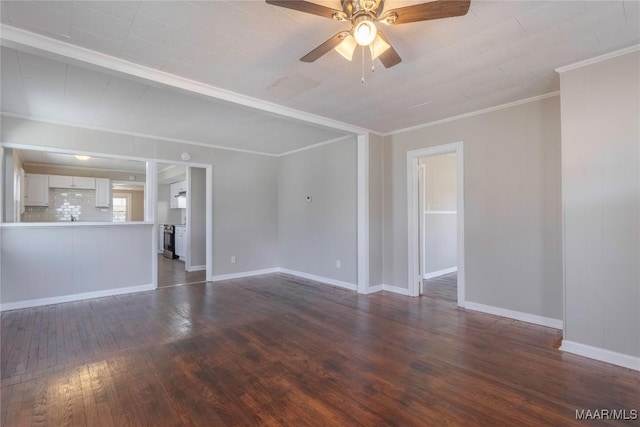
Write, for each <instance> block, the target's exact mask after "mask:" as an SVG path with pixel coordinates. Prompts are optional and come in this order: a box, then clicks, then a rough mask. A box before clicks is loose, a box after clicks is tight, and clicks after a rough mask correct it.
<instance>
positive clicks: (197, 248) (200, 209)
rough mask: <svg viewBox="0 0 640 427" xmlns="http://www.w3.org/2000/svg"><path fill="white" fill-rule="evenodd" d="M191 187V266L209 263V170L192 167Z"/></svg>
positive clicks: (189, 194)
mask: <svg viewBox="0 0 640 427" xmlns="http://www.w3.org/2000/svg"><path fill="white" fill-rule="evenodd" d="M190 170H191V188H190V192H189V193H188V196H189V198H188V199H189V200H188V201H189V203H190V204H191V209H190V212H191V218H190V222H189V246H190V251H191V253H190V257H191V258H190V262H191V266H190V267H192V266H203V265H206V263H207V239H206V236H207V218H206V210H207V207H206V201H207V199H206V193H207V191H206V189H207V170H206V169H203V168H190Z"/></svg>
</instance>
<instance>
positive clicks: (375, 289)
mask: <svg viewBox="0 0 640 427" xmlns="http://www.w3.org/2000/svg"><path fill="white" fill-rule="evenodd" d="M383 289H384V285H375V286H369V289H367V291H366V292H364V295H369V294H374V293H376V292H380V291H382V290H383Z"/></svg>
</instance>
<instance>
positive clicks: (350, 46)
mask: <svg viewBox="0 0 640 427" xmlns="http://www.w3.org/2000/svg"><path fill="white" fill-rule="evenodd" d="M357 46H358V44H357V43H356V39H354V38H353V36H352V35H351V34H349V35H347V36H346V37H345V38H344V40H342V42H341V43H340V44H339V45H338V46H336V48H335V49H336V52H338V53H339V54H340V55H342V56H343V57H344V59H346V60H347V61H351V59H353V52H354V51H355V50H356V47H357Z"/></svg>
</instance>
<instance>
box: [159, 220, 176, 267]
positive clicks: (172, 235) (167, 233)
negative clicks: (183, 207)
mask: <svg viewBox="0 0 640 427" xmlns="http://www.w3.org/2000/svg"><path fill="white" fill-rule="evenodd" d="M163 248H164V252H163V253H162V254H163V255H164V256H165V258H171V259H175V258H178V255H176V229H175V227H174V226H173V225H165V226H164V245H163Z"/></svg>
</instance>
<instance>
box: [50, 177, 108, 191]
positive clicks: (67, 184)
mask: <svg viewBox="0 0 640 427" xmlns="http://www.w3.org/2000/svg"><path fill="white" fill-rule="evenodd" d="M49 187H50V188H73V189H76V190H94V189H95V188H96V179H95V178H88V177H82V176H60V175H50V176H49Z"/></svg>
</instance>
